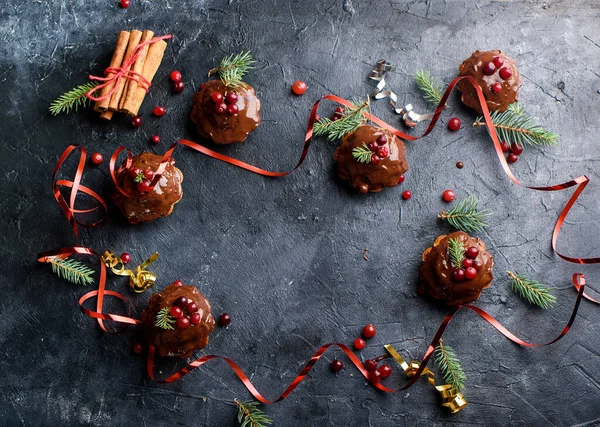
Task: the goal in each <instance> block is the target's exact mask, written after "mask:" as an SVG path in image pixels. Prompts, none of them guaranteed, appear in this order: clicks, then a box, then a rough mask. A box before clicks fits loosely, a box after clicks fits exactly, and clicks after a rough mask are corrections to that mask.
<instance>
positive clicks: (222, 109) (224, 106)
mask: <svg viewBox="0 0 600 427" xmlns="http://www.w3.org/2000/svg"><path fill="white" fill-rule="evenodd" d="M215 111H216V112H217V114H225V112H227V104H225V103H224V102H221V103H220V104H216V105H215Z"/></svg>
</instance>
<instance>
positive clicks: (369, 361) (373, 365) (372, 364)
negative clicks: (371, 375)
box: [363, 359, 377, 372]
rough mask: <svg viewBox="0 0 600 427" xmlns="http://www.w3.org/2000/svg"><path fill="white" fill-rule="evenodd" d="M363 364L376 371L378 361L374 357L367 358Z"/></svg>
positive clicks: (368, 369)
mask: <svg viewBox="0 0 600 427" xmlns="http://www.w3.org/2000/svg"><path fill="white" fill-rule="evenodd" d="M363 365H365V369H366V370H367V371H369V372H371V371H374V370H375V369H377V362H376V361H375V360H374V359H367V360H365V362H364V363H363Z"/></svg>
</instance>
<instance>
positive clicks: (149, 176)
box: [144, 168, 154, 179]
mask: <svg viewBox="0 0 600 427" xmlns="http://www.w3.org/2000/svg"><path fill="white" fill-rule="evenodd" d="M144 178H146V179H152V178H154V171H153V170H152V169H150V168H147V169H146V170H144Z"/></svg>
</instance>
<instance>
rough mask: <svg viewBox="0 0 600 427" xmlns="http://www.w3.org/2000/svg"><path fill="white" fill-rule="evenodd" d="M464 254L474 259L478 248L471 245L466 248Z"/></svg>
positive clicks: (477, 253)
mask: <svg viewBox="0 0 600 427" xmlns="http://www.w3.org/2000/svg"><path fill="white" fill-rule="evenodd" d="M465 255H466V256H467V258H471V259H475V258H477V255H479V249H477V248H476V247H475V246H471V247H470V248H469V249H467V252H466V253H465Z"/></svg>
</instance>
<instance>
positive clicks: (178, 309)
mask: <svg viewBox="0 0 600 427" xmlns="http://www.w3.org/2000/svg"><path fill="white" fill-rule="evenodd" d="M169 314H170V315H171V316H173V317H174V318H175V319H179V318H180V317H181V316H182V315H183V310H182V309H181V307H177V306H176V305H174V306H173V307H171V309H170V310H169Z"/></svg>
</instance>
